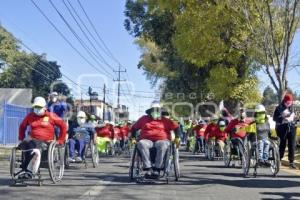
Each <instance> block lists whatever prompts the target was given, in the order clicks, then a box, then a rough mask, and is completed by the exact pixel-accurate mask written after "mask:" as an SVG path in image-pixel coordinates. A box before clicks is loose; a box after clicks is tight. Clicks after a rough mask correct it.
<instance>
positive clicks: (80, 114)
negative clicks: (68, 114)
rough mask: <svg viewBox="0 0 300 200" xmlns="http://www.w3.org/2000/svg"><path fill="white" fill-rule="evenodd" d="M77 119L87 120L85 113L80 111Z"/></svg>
mask: <svg viewBox="0 0 300 200" xmlns="http://www.w3.org/2000/svg"><path fill="white" fill-rule="evenodd" d="M77 118H86V114H85V112H83V111H79V112H78V113H77Z"/></svg>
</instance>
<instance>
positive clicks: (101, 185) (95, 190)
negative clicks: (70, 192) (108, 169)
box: [79, 177, 114, 199]
mask: <svg viewBox="0 0 300 200" xmlns="http://www.w3.org/2000/svg"><path fill="white" fill-rule="evenodd" d="M113 180H114V178H113V177H108V178H105V179H103V180H101V181H99V182H98V183H97V184H96V185H95V186H93V187H91V188H90V189H89V190H88V191H86V192H85V193H84V194H83V195H81V196H80V197H79V199H94V198H95V197H99V195H100V194H101V192H102V191H103V190H104V189H105V187H106V185H110V184H111V182H112V181H113Z"/></svg>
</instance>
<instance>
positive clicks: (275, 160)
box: [269, 141, 280, 176]
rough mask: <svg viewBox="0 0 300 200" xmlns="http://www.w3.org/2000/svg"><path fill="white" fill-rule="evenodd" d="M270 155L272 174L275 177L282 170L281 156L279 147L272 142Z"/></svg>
mask: <svg viewBox="0 0 300 200" xmlns="http://www.w3.org/2000/svg"><path fill="white" fill-rule="evenodd" d="M269 155H270V158H269V160H270V164H271V167H270V169H271V172H272V174H273V176H277V174H278V172H279V170H280V156H279V149H278V147H277V145H276V144H275V143H274V142H273V141H271V148H270V151H269Z"/></svg>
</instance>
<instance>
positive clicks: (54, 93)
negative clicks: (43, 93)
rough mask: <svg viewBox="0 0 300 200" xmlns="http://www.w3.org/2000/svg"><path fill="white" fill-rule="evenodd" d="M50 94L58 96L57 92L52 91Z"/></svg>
mask: <svg viewBox="0 0 300 200" xmlns="http://www.w3.org/2000/svg"><path fill="white" fill-rule="evenodd" d="M50 96H58V93H57V92H51V94H50Z"/></svg>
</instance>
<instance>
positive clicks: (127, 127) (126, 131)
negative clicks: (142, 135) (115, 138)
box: [120, 122, 131, 150]
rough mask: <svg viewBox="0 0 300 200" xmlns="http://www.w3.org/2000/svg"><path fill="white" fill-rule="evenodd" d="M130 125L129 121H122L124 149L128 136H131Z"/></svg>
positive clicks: (121, 129)
mask: <svg viewBox="0 0 300 200" xmlns="http://www.w3.org/2000/svg"><path fill="white" fill-rule="evenodd" d="M130 125H131V124H129V123H128V122H127V123H122V124H121V127H120V131H121V136H122V139H121V141H120V142H121V143H120V145H121V148H122V149H123V150H124V148H125V145H126V144H127V143H128V137H129V133H130Z"/></svg>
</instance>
